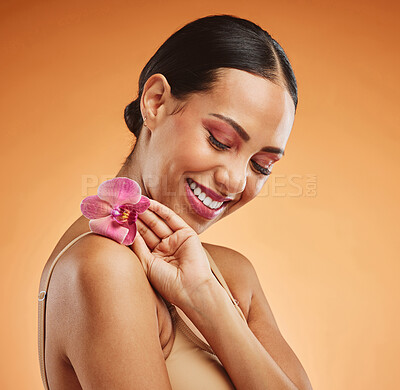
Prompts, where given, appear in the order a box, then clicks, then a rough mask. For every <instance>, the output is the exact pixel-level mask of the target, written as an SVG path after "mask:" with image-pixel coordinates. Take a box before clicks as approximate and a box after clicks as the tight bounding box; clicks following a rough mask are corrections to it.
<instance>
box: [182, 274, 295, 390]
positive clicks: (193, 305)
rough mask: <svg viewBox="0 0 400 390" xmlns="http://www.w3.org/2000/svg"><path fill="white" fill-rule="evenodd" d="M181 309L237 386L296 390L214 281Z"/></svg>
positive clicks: (256, 388) (264, 389)
mask: <svg viewBox="0 0 400 390" xmlns="http://www.w3.org/2000/svg"><path fill="white" fill-rule="evenodd" d="M181 309H182V310H183V311H184V312H185V314H186V315H187V316H188V317H189V319H190V320H191V321H192V322H193V324H194V325H195V326H196V328H197V329H199V331H200V332H201V333H202V334H203V336H204V337H205V338H206V340H207V341H208V343H209V344H210V346H211V348H212V349H213V351H214V352H215V353H216V355H217V356H218V358H219V360H220V361H221V363H222V364H223V366H224V368H225V370H226V371H227V373H228V375H229V377H230V378H231V380H232V382H233V384H234V385H235V388H236V389H237V390H247V389H252V390H298V389H297V387H296V386H295V385H294V384H293V382H292V381H291V380H290V379H289V378H288V376H287V375H286V374H285V373H284V372H283V371H282V369H281V368H280V367H279V366H278V364H277V363H276V362H275V361H274V360H273V358H272V357H271V356H270V355H269V353H268V352H267V351H266V350H265V348H264V347H263V346H262V344H261V343H260V342H259V341H258V339H257V338H256V337H255V336H254V334H253V332H252V331H251V329H250V328H249V327H248V326H247V324H246V323H245V322H244V321H243V319H242V318H241V317H240V315H239V313H238V312H237V310H236V308H235V307H234V306H233V304H232V302H231V300H230V298H229V297H228V295H227V293H226V291H225V290H224V289H223V287H222V286H221V285H220V284H219V283H218V282H217V281H215V282H214V281H213V282H210V284H209V285H207V286H204V287H202V289H201V291H199V292H198V293H196V294H195V295H194V296H191V298H190V302H187V304H186V305H185V307H183V308H181Z"/></svg>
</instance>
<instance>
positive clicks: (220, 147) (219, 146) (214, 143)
mask: <svg viewBox="0 0 400 390" xmlns="http://www.w3.org/2000/svg"><path fill="white" fill-rule="evenodd" d="M209 133H210V132H209ZM208 140H209V141H210V142H211V143H212V144H213V145H215V146H216V147H217V148H218V149H222V150H227V149H230V148H231V147H230V146H228V145H225V144H223V143H222V142H219V141H218V140H217V139H216V138H215V137H214V136H213V135H212V134H211V133H210V135H209V137H208Z"/></svg>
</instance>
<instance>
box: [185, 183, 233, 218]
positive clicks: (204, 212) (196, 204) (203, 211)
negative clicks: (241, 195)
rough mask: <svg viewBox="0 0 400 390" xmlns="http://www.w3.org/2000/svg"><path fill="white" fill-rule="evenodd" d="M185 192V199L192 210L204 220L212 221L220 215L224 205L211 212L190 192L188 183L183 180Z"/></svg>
mask: <svg viewBox="0 0 400 390" xmlns="http://www.w3.org/2000/svg"><path fill="white" fill-rule="evenodd" d="M185 190H186V194H187V197H188V199H189V203H190V205H191V206H192V209H193V210H194V211H195V212H196V213H197V214H198V215H200V216H201V217H203V218H206V219H214V218H215V217H217V216H218V215H219V214H221V213H222V212H223V211H224V209H225V207H226V203H223V204H222V206H221V207H220V208H219V209H216V210H212V209H210V208H208V207H207V206H206V205H204V204H203V202H202V201H201V200H200V199H198V198H197V196H196V195H195V194H194V193H193V192H192V190H191V189H190V187H189V184H188V182H187V181H186V180H185Z"/></svg>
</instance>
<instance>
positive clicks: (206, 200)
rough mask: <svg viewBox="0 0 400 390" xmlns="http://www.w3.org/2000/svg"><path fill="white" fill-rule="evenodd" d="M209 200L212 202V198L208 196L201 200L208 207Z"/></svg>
mask: <svg viewBox="0 0 400 390" xmlns="http://www.w3.org/2000/svg"><path fill="white" fill-rule="evenodd" d="M200 195H201V194H200ZM199 199H200V196H199ZM211 202H212V199H211V198H210V197H209V196H207V198H205V199H204V200H203V203H204V204H205V205H206V206H208V207H210V204H211Z"/></svg>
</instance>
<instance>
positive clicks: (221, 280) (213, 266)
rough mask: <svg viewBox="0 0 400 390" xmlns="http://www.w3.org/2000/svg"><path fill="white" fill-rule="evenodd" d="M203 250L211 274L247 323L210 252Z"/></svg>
mask: <svg viewBox="0 0 400 390" xmlns="http://www.w3.org/2000/svg"><path fill="white" fill-rule="evenodd" d="M203 248H204V247H203ZM204 250H205V252H206V254H207V257H208V261H209V263H210V267H211V271H212V272H213V274H214V275H215V277H216V278H217V280H218V281H219V283H220V284H221V286H222V287H223V288H224V289H225V291H226V292H227V294H228V295H229V298H230V299H231V301H232V303H233V304H234V305H235V307H236V309H237V311H238V312H239V314H240V316H241V317H242V318H243V320H244V321H245V322H246V323H247V320H246V317H245V315H244V314H243V312H242V309H241V308H240V306H239V301H238V300H237V299H235V298H234V297H233V295H232V293H231V290H229V287H228V284H227V283H226V281H225V279H224V277H223V276H222V274H221V271H220V270H219V268H218V267H217V264H215V261H214V259H213V258H212V256H211V255H210V252H208V250H207V249H206V248H204Z"/></svg>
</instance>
